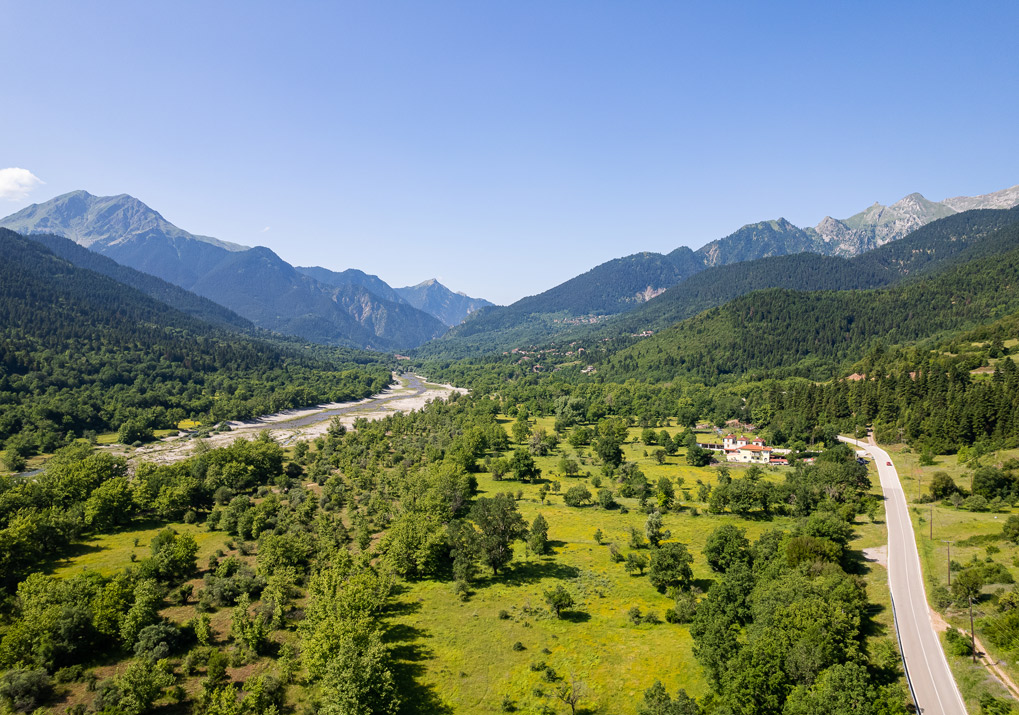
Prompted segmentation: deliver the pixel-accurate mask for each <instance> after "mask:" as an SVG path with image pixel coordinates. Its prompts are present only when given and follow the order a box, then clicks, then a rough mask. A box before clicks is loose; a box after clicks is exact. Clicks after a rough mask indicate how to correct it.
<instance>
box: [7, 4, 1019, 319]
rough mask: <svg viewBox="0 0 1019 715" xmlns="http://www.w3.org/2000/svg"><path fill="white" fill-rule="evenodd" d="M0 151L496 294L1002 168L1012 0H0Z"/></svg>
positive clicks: (338, 254)
mask: <svg viewBox="0 0 1019 715" xmlns="http://www.w3.org/2000/svg"><path fill="white" fill-rule="evenodd" d="M0 27H3V30H4V31H3V33H2V35H3V41H2V42H0V68H2V69H0V71H2V78H0V97H3V100H4V101H3V109H2V112H0V168H5V167H20V168H24V169H27V170H29V171H31V172H32V173H33V174H34V175H36V176H38V177H39V178H40V179H42V180H43V181H44V182H45V184H43V185H40V186H37V187H36V188H35V189H34V190H32V191H31V192H30V193H29V195H28V197H27V198H23V199H16V200H10V199H7V200H2V199H0V215H6V214H8V213H11V212H13V211H15V210H17V209H19V208H22V207H23V206H25V205H27V204H28V203H31V202H41V201H44V200H47V199H49V198H52V197H53V196H55V195H57V194H60V193H64V192H66V191H70V190H73V189H79V188H80V189H86V190H88V191H90V192H92V193H94V194H101V195H106V194H115V193H129V194H132V195H134V196H137V197H138V198H140V199H141V200H142V201H144V202H146V203H147V204H149V205H150V206H152V207H153V208H155V209H157V210H159V211H160V212H161V213H162V214H163V215H164V216H165V217H166V218H167V219H169V220H170V221H172V222H173V223H175V224H177V225H178V226H181V227H182V228H184V229H186V230H189V231H192V232H194V233H201V234H207V235H212V236H216V237H218V238H222V239H226V240H230V241H235V242H238V243H243V244H248V245H255V244H262V245H266V246H269V247H270V248H272V249H273V250H275V251H276V252H277V253H279V254H280V255H281V256H282V257H283V258H285V259H286V260H288V261H290V262H292V263H295V264H299V265H306V264H317V265H322V266H325V267H328V268H333V269H344V268H348V267H356V268H360V269H362V270H365V271H368V272H370V273H376V274H378V275H380V276H381V277H382V278H384V279H385V280H387V281H388V282H390V283H391V284H393V285H396V286H399V285H406V284H410V283H416V282H418V281H420V280H423V279H425V278H429V277H433V276H435V277H439V278H440V280H442V281H443V282H444V283H446V284H447V285H449V286H450V287H451V288H453V289H455V290H463V291H466V292H467V293H469V294H471V295H476V296H482V297H487V298H489V299H491V300H494V301H497V302H502V303H505V302H510V301H512V300H515V299H517V298H520V297H522V296H524V295H528V294H532V293H536V292H540V291H541V290H544V289H546V288H548V287H551V286H552V285H555V284H557V283H559V282H561V281H563V280H565V279H567V278H569V277H571V276H573V275H576V274H577V273H580V272H582V271H584V270H587V269H588V268H590V267H592V266H594V265H596V264H598V263H600V262H602V261H605V260H607V259H610V258H613V257H617V256H621V255H625V254H629V253H634V252H637V251H643V250H649V251H663V252H665V251H669V250H672V249H674V248H676V247H677V246H680V245H688V246H691V247H694V248H697V247H699V246H701V245H703V244H704V243H706V242H707V241H709V240H712V239H715V238H718V237H721V236H724V235H726V234H728V233H730V232H732V231H733V230H735V229H736V228H738V227H739V226H741V225H743V224H745V223H748V222H752V221H759V220H763V219H768V218H776V217H778V216H784V217H786V218H788V219H789V220H790V221H792V222H793V223H795V224H797V225H801V226H804V225H813V224H815V223H817V222H818V221H819V220H820V219H821V218H823V217H824V216H825V215H826V214H830V215H833V216H835V217H838V218H843V217H845V216H848V215H851V214H853V213H855V212H857V211H859V210H860V209H862V208H864V207H866V206H867V205H869V204H871V203H873V202H874V201H880V202H882V203H892V202H894V201H896V200H898V199H899V198H901V197H902V196H904V195H905V194H908V193H911V192H913V191H919V192H921V193H923V194H924V195H925V196H927V197H928V198H931V199H934V200H940V199H943V198H945V197H948V196H956V195H972V194H980V193H987V192H990V191H995V190H998V189H1002V188H1005V187H1008V186H1012V185H1014V184H1017V183H1019V161H1017V159H1019V124H1017V117H1019V111H1017V109H1019V107H1017V104H1019V87H1017V84H1019V50H1017V44H1016V40H1015V31H1016V28H1017V27H1019V3H1015V2H999V3H993V2H986V3H980V2H977V3H962V2H900V3H887V2H880V3H879V2H843V3H827V2H803V3H768V2H746V3H680V2H653V1H647V2H623V1H621V0H620V1H619V2H612V3H609V2H598V1H592V0H583V1H579V0H578V1H576V2H570V1H567V0H562V1H557V2H537V1H533V2H532V1H527V0H514V1H513V2H478V1H477V0H471V1H469V2H458V3H453V2H441V1H428V2H421V1H420V0H414V1H412V2H390V1H388V0H379V1H377V2H376V1H371V2H369V1H367V0H366V1H364V2H344V3H339V2H321V3H307V2H286V3H281V2H275V3H262V2H180V1H176V2H158V3H156V2H137V1H136V0H131V1H130V2H114V1H112V0H104V1H103V2H78V1H73V2H72V1H70V0H68V1H64V2H37V1H36V0H25V1H23V2H10V1H7V0H0Z"/></svg>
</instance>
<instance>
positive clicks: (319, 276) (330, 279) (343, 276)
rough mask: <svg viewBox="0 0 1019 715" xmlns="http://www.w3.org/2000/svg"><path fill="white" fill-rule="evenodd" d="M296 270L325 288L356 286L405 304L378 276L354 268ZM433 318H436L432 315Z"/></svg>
mask: <svg viewBox="0 0 1019 715" xmlns="http://www.w3.org/2000/svg"><path fill="white" fill-rule="evenodd" d="M297 270H298V271H299V272H300V273H303V274H304V275H306V276H310V277H311V278H314V279H315V280H317V281H318V282H319V283H324V284H325V285H327V286H332V287H334V288H339V287H340V286H349V285H356V286H361V287H362V288H365V289H367V290H368V291H369V292H370V293H373V294H374V295H376V296H378V297H379V298H382V299H384V300H388V301H390V302H392V303H406V302H407V301H406V300H404V298H403V296H401V295H400V293H399V291H397V290H394V289H393V287H392V286H390V285H389V284H388V283H386V282H385V281H384V280H382V279H381V278H379V277H378V276H373V275H371V274H369V273H365V272H364V271H359V270H357V269H356V268H348V269H347V270H345V271H331V270H329V269H328V268H321V267H319V266H308V267H301V266H297ZM419 309H420V308H419ZM425 312H426V313H427V312H428V311H427V310H426V311H425ZM433 317H436V316H434V314H433Z"/></svg>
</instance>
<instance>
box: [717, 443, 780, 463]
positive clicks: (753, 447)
mask: <svg viewBox="0 0 1019 715" xmlns="http://www.w3.org/2000/svg"><path fill="white" fill-rule="evenodd" d="M725 459H726V461H729V462H745V463H750V464H770V463H771V447H765V446H762V445H757V444H746V445H743V446H742V447H736V448H735V449H727V450H726V451H725Z"/></svg>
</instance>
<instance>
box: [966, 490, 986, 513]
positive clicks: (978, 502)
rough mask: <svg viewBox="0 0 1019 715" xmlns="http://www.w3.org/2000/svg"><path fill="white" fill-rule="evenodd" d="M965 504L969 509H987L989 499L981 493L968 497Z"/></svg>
mask: <svg viewBox="0 0 1019 715" xmlns="http://www.w3.org/2000/svg"><path fill="white" fill-rule="evenodd" d="M963 504H964V505H965V507H966V508H967V509H968V510H969V511H987V499H986V498H985V497H982V496H980V495H979V494H974V495H973V496H971V497H968V498H967V499H966V501H965V502H963Z"/></svg>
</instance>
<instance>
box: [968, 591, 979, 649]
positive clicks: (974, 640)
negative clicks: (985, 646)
mask: <svg viewBox="0 0 1019 715" xmlns="http://www.w3.org/2000/svg"><path fill="white" fill-rule="evenodd" d="M969 637H970V644H971V646H972V649H973V662H974V663H976V662H977V631H976V629H975V628H974V627H973V597H972V596H970V597H969Z"/></svg>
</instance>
